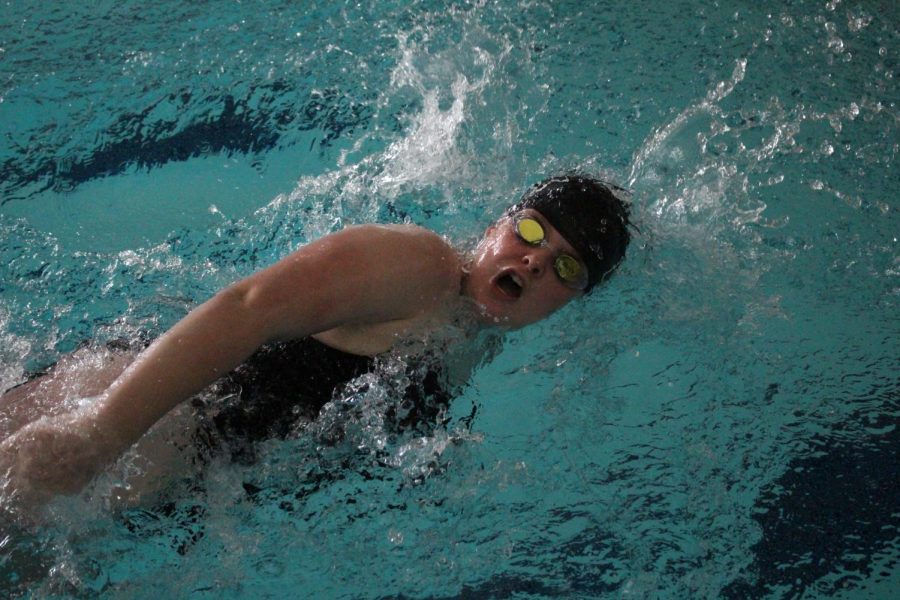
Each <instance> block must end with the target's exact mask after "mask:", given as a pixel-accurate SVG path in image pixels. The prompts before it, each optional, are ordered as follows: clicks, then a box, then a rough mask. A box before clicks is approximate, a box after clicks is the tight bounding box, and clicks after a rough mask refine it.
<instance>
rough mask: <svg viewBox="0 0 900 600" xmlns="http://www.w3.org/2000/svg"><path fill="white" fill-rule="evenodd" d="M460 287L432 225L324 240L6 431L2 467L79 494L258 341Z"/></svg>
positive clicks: (393, 309) (359, 319)
mask: <svg viewBox="0 0 900 600" xmlns="http://www.w3.org/2000/svg"><path fill="white" fill-rule="evenodd" d="M458 292H459V264H458V258H457V256H456V253H455V252H454V251H453V250H452V249H451V248H450V247H449V246H448V245H447V244H446V243H445V242H443V241H442V240H441V239H440V238H438V237H437V236H436V235H434V234H432V233H430V232H427V231H425V230H423V229H419V228H414V227H378V226H363V227H355V228H350V229H346V230H344V231H342V232H339V233H336V234H332V235H330V236H326V237H325V238H322V239H321V240H319V241H317V242H314V243H312V244H309V245H307V246H305V247H304V248H302V249H300V250H298V251H297V252H295V253H293V254H291V255H290V256H288V257H286V258H285V259H283V260H281V261H280V262H278V263H276V264H275V265H273V266H271V267H269V268H267V269H264V270H263V271H260V272H258V273H256V274H254V275H252V276H250V277H248V278H247V279H244V280H242V281H240V282H238V283H236V284H235V285H233V286H231V287H229V288H227V289H225V290H223V291H222V292H220V293H218V294H217V295H216V296H214V297H213V298H212V299H210V300H209V301H207V302H205V303H204V304H202V305H201V306H199V307H197V308H196V309H195V310H193V311H192V312H191V313H190V314H188V315H187V316H186V317H185V318H184V319H182V320H181V321H180V322H178V323H177V324H176V325H175V326H174V327H173V328H172V329H170V330H169V331H168V332H166V333H165V334H164V335H163V336H161V337H160V338H159V339H158V340H157V341H156V342H154V343H153V344H152V345H151V346H150V347H149V348H148V349H147V350H146V351H145V352H144V353H143V354H142V355H141V356H139V357H138V359H137V360H135V362H134V363H133V364H132V365H131V366H129V367H128V368H127V369H126V370H125V372H124V373H123V374H122V375H121V376H120V377H119V378H118V379H116V381H115V382H113V384H112V385H111V386H110V387H109V389H108V390H107V391H106V392H105V393H104V394H103V395H102V396H101V398H100V399H99V400H98V401H97V402H96V403H94V404H92V405H91V406H90V407H88V409H86V410H85V411H81V412H79V413H78V414H69V415H61V416H59V417H55V418H54V419H53V420H40V421H37V422H34V423H31V424H29V425H27V426H25V427H23V428H22V429H20V430H19V431H18V432H17V433H16V434H14V435H13V436H11V437H10V438H7V440H5V441H4V442H3V443H2V444H0V471H3V472H6V473H7V474H9V476H10V477H11V478H12V479H18V480H19V485H20V486H21V485H22V483H24V484H25V485H24V486H22V487H21V489H31V490H33V491H35V492H39V493H40V495H41V496H40V497H44V498H45V497H47V496H48V495H53V494H59V493H63V494H67V493H74V492H77V491H78V490H80V489H81V487H83V486H84V485H85V484H86V483H87V482H88V481H90V479H91V478H93V476H94V475H95V474H96V473H97V472H98V471H99V470H100V469H102V468H103V467H104V466H105V465H106V464H108V463H109V462H112V461H114V460H115V459H116V458H117V457H118V456H119V455H120V454H121V453H122V452H124V451H125V450H126V449H127V448H129V447H130V446H131V445H132V444H133V443H134V442H136V441H137V440H138V439H139V438H140V437H141V436H142V435H143V434H144V433H145V432H146V431H147V430H148V429H149V428H150V427H151V426H152V425H153V424H154V423H156V421H158V420H159V419H160V418H161V417H162V416H164V415H165V414H166V413H167V412H169V411H170V410H171V409H172V408H174V407H175V406H176V405H178V404H179V403H180V402H182V401H183V400H185V399H186V398H188V397H190V396H191V395H193V394H194V393H196V392H199V391H200V390H202V389H203V388H204V387H206V386H207V385H209V384H210V383H212V382H213V381H215V380H216V379H217V378H219V377H220V376H222V375H224V374H226V373H228V372H229V371H231V370H232V369H234V368H235V367H236V366H238V365H239V364H240V363H242V362H243V361H244V360H246V359H247V358H248V357H249V356H250V355H251V354H252V353H253V352H254V351H255V350H256V349H257V348H258V347H259V346H260V345H262V344H264V343H267V342H270V341H275V340H281V339H290V338H299V337H305V336H308V335H312V334H315V333H319V332H323V331H327V330H329V329H332V328H335V327H339V326H342V325H350V324H367V323H384V322H388V321H392V320H397V319H408V318H411V317H415V316H418V315H421V314H422V313H423V312H429V311H436V310H437V309H438V307H440V306H441V305H443V304H444V303H446V302H448V301H451V299H452V298H454V297H455V296H456V295H457V294H458ZM23 497H24V496H23ZM35 497H38V496H35Z"/></svg>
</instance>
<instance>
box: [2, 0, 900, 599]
mask: <svg viewBox="0 0 900 600" xmlns="http://www.w3.org/2000/svg"><path fill="white" fill-rule="evenodd" d="M898 23H900V5H898V4H897V3H895V2H886V1H876V0H873V1H870V2H847V1H841V0H830V1H828V2H825V1H820V2H811V1H804V0H798V1H793V2H789V3H781V2H758V3H746V2H736V1H719V2H713V3H702V4H698V3H694V2H686V1H674V2H669V3H665V4H664V3H649V4H646V5H635V4H634V3H629V2H624V1H617V2H587V3H585V2H565V1H559V2H546V3H541V2H531V1H524V0H522V1H519V2H514V1H512V0H502V1H499V2H495V3H487V2H450V3H446V2H440V3H439V2H428V1H422V2H409V3H388V2H320V3H317V2H305V3H291V2H284V1H277V0H260V1H258V2H252V3H250V2H240V1H234V2H191V3H184V2H165V1H163V2H158V3H149V4H147V3H137V2H134V1H117V2H112V1H100V2H96V3H93V4H92V5H91V6H76V5H74V4H70V3H51V5H49V6H48V5H47V4H46V3H37V2H31V1H28V0H19V1H13V2H6V3H4V8H3V11H2V13H0V138H2V140H3V141H2V143H0V174H2V176H0V386H2V388H4V389H5V388H7V387H10V386H12V385H14V384H16V383H18V382H20V381H22V379H23V377H24V374H25V373H27V372H29V371H32V370H34V369H36V368H39V367H41V366H45V365H47V364H50V363H52V362H53V361H55V360H56V359H58V358H59V357H60V356H61V355H63V354H65V353H66V352H69V351H71V350H73V349H74V348H75V347H77V346H78V345H79V344H80V343H81V342H82V341H83V340H85V339H96V340H107V339H112V338H116V337H123V336H125V337H133V336H135V335H137V334H138V333H139V332H149V333H151V334H157V333H159V332H161V331H163V330H165V329H166V328H167V327H169V326H171V325H172V324H173V323H174V322H175V321H177V319H179V318H180V317H181V316H183V315H184V314H186V312H187V311H188V310H189V309H190V308H191V307H193V306H195V305H196V304H198V303H199V302H202V301H203V300H205V299H206V298H208V297H210V296H211V295H212V294H213V293H215V291H216V290H218V289H220V288H221V287H222V286H224V285H226V284H228V283H230V282H233V281H235V280H236V279H237V278H239V277H241V276H244V275H247V274H249V273H251V272H253V271H254V270H256V269H259V268H261V267H263V266H266V265H268V264H271V263H272V262H274V261H276V260H277V259H278V258H280V257H282V256H284V255H285V254H286V253H288V252H290V251H291V250H293V249H295V248H297V247H299V246H300V245H302V244H304V243H305V242H307V241H309V240H312V239H315V238H317V237H319V236H321V235H323V234H325V233H327V232H330V231H335V230H337V229H340V228H341V227H343V226H345V225H347V224H352V223H363V222H371V221H381V222H402V221H410V222H414V223H418V224H421V225H424V226H426V227H430V228H432V229H435V230H436V231H438V232H440V233H441V234H442V235H445V236H447V237H448V239H450V240H452V241H453V243H454V244H457V245H458V246H460V247H462V248H464V247H471V246H472V245H473V244H474V242H475V241H476V240H477V238H478V235H479V234H480V232H481V231H483V229H484V228H485V227H487V226H488V225H489V224H490V222H491V220H492V219H493V218H495V217H497V216H498V215H499V214H500V213H501V212H502V209H503V208H504V207H505V206H507V205H508V204H509V203H510V202H511V201H514V200H515V199H517V198H518V196H519V195H520V194H521V193H522V191H523V190H524V189H525V188H526V187H527V186H528V185H530V184H531V183H534V182H536V181H538V180H540V179H542V178H543V177H545V176H547V175H549V174H553V173H557V172H560V171H563V170H566V169H573V168H577V169H581V170H586V171H589V172H592V173H595V174H599V175H600V176H602V177H604V178H607V179H610V180H613V181H617V182H619V183H621V184H623V185H625V186H627V187H628V188H629V189H630V190H631V191H632V203H633V205H632V206H633V207H632V212H633V216H634V221H635V224H636V226H637V227H638V228H639V230H640V233H639V234H638V235H636V236H635V238H634V241H633V244H632V246H631V249H630V252H629V257H628V260H627V261H626V263H625V264H624V265H623V268H622V269H621V270H620V272H619V274H618V275H617V276H616V277H614V278H613V279H612V280H611V281H610V282H609V283H608V284H607V285H605V286H604V287H603V288H601V289H598V290H597V291H596V292H595V293H594V294H593V295H592V296H591V297H590V298H588V299H587V300H586V301H584V302H579V303H576V304H574V305H572V306H569V307H567V308H566V309H564V310H562V311H560V312H559V313H557V314H555V315H553V316H552V317H551V318H550V319H548V320H546V321H544V322H542V323H540V324H538V325H535V326H532V327H529V328H526V329H523V330H521V331H517V332H513V333H510V334H508V335H506V336H505V338H504V340H503V345H502V348H501V349H500V350H499V352H498V353H497V354H496V356H494V358H493V360H491V361H489V362H487V363H486V364H483V365H482V366H480V368H479V369H477V370H476V372H475V374H474V375H473V377H472V379H471V381H470V382H469V385H468V386H467V387H466V388H465V389H464V390H463V392H462V393H461V395H460V396H459V397H458V398H457V399H456V400H455V402H454V404H453V406H452V409H451V417H452V418H451V421H450V424H449V425H448V426H447V428H446V429H441V430H439V431H436V432H434V433H433V434H431V435H428V436H425V437H415V436H414V435H412V434H410V435H407V436H405V437H404V436H400V437H399V438H392V437H390V436H386V435H385V432H384V429H383V428H382V427H381V425H380V422H379V417H380V415H382V414H383V411H384V407H385V406H386V405H387V404H389V403H390V401H391V399H392V395H391V393H390V392H391V388H390V385H388V383H389V382H388V383H385V382H384V381H382V383H381V384H380V385H373V386H371V389H372V390H374V391H373V392H371V393H370V394H369V395H368V396H365V397H363V398H361V399H357V400H359V404H361V405H362V407H363V408H362V409H361V410H360V411H357V412H352V411H351V412H350V413H348V414H337V415H336V416H333V418H339V419H345V420H347V422H348V423H349V426H348V431H349V434H348V437H347V439H346V440H345V442H344V443H342V444H338V445H337V446H330V445H327V444H322V443H320V438H319V437H317V432H316V431H315V428H314V430H313V431H311V432H309V433H308V434H307V435H301V436H300V437H298V438H297V439H294V440H289V441H284V442H278V443H272V444H271V445H269V446H267V447H266V449H265V453H264V456H263V458H262V459H261V461H260V462H259V463H258V464H256V465H254V466H252V467H241V466H238V465H233V464H224V463H223V464H214V465H212V466H210V467H209V468H208V469H207V471H206V472H205V473H204V475H203V476H202V480H201V481H198V480H186V481H178V482H175V483H173V486H172V489H171V490H170V491H169V493H168V494H167V495H166V497H165V501H155V502H148V503H146V504H143V505H138V506H136V507H131V508H125V509H123V508H121V507H115V506H112V503H111V502H110V489H111V488H112V486H113V485H114V484H115V482H116V481H118V480H119V479H121V477H122V476H123V474H124V473H126V472H127V471H128V469H129V468H133V466H134V464H135V463H134V457H125V459H123V461H121V462H120V464H118V465H116V466H115V467H114V468H112V469H110V472H109V473H107V474H105V475H104V476H103V477H102V478H100V480H99V481H98V482H96V483H95V484H94V486H93V487H92V488H91V489H90V490H89V491H88V493H86V494H84V495H83V496H80V497H77V498H70V499H60V500H57V501H55V502H54V503H52V504H51V505H50V506H49V507H48V508H47V510H46V511H45V514H44V515H43V520H42V522H41V523H40V524H39V525H28V524H25V523H21V522H18V523H17V522H11V521H9V520H7V521H5V522H4V525H3V527H4V530H3V531H0V548H2V553H3V554H2V558H0V574H2V578H0V586H2V589H3V590H4V591H5V592H7V594H8V595H11V596H14V597H18V596H21V597H35V598H44V597H67V596H75V597H95V596H97V597H103V598H156V597H216V598H232V597H233V598H239V597H254V598H268V597H273V598H274V597H284V596H285V595H298V594H299V595H303V596H305V597H334V598H451V597H466V598H480V597H492V598H493V597H497V598H505V597H518V598H526V597H527V598H540V597H573V598H589V597H590V598H622V597H629V598H630V597H634V598H845V599H854V600H855V599H862V598H879V599H881V598H892V597H896V594H897V590H898V589H900V567H898V561H900V531H898V527H900V508H898V507H900V468H898V465H900V429H898V426H900V381H898V373H900V368H898V367H900V360H898V357H900V343H898V338H900V327H898V325H900V318H898V317H900V310H898V303H900V279H898V277H900V252H898V241H897V237H898V234H900V227H898V225H900V220H898V217H897V211H898V207H900V203H898V192H900V174H898V170H897V165H896V160H897V155H898V152H900V135H898V129H900V127H898V120H900V111H898V102H900V91H898V86H897V83H896V79H895V78H896V76H897V74H898V73H897V69H898V48H900V43H898V37H900V28H898ZM347 400H348V402H349V400H353V399H347ZM354 401H356V400H354ZM339 408H340V407H335V410H334V412H336V413H341V411H340V410H339ZM473 408H474V409H476V416H475V418H474V420H473V421H471V423H470V424H469V423H468V421H467V419H466V417H468V416H469V415H470V413H471V412H472V410H473ZM328 418H332V416H329V417H328ZM326 421H327V419H326ZM319 427H323V428H324V427H327V423H324V424H320V425H319Z"/></svg>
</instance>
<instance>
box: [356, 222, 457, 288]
mask: <svg viewBox="0 0 900 600" xmlns="http://www.w3.org/2000/svg"><path fill="white" fill-rule="evenodd" d="M341 233H342V234H345V235H347V236H348V237H352V238H353V239H354V240H355V241H356V242H357V243H362V244H363V245H364V246H365V247H366V248H368V250H369V251H372V252H383V253H384V254H385V256H386V257H390V258H392V259H396V260H399V261H400V264H402V265H403V266H404V269H407V272H408V273H409V274H410V275H411V276H413V275H420V276H421V275H425V272H424V271H429V272H432V273H433V274H434V275H436V276H445V277H448V278H450V279H458V278H459V274H460V271H461V266H462V261H461V258H460V255H459V252H457V250H456V249H455V248H454V247H453V246H451V245H450V243H449V242H447V240H446V239H444V238H443V237H441V236H440V235H438V234H437V233H435V232H434V231H431V230H430V229H426V228H425V227H421V226H419V225H412V224H400V225H396V224H387V225H381V224H367V225H353V226H350V227H347V228H345V229H344V230H343V231H342V232H341Z"/></svg>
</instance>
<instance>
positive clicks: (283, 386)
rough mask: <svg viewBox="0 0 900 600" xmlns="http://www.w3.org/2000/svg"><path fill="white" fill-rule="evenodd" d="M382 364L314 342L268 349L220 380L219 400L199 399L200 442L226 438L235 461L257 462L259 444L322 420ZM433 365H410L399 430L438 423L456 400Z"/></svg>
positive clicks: (397, 414) (396, 418)
mask: <svg viewBox="0 0 900 600" xmlns="http://www.w3.org/2000/svg"><path fill="white" fill-rule="evenodd" d="M377 362H378V359H377V358H375V357H370V356H360V355H357V354H350V353H348V352H343V351H341V350H337V349H335V348H332V347H330V346H327V345H325V344H323V343H322V342H320V341H318V340H316V339H315V338H311V337H310V338H303V339H300V340H294V341H290V342H279V343H275V344H268V345H266V346H263V347H262V348H260V349H259V350H257V351H256V353H254V354H253V355H252V356H251V357H250V358H249V359H247V361H246V362H244V363H243V364H242V365H240V366H239V367H237V368H236V369H235V370H234V371H232V372H231V373H229V374H228V375H226V376H225V377H223V378H222V379H220V380H219V381H218V382H217V386H218V389H217V393H216V396H217V397H218V398H219V399H220V400H218V401H215V402H212V403H209V405H206V404H205V403H201V402H200V401H197V402H195V404H194V405H195V407H197V408H198V413H199V415H200V418H201V422H202V425H201V435H200V440H201V442H202V444H203V445H204V446H207V447H213V448H215V447H218V446H219V445H220V441H222V440H224V441H225V442H226V443H227V445H228V447H229V448H230V449H231V453H232V456H233V457H234V458H239V459H243V460H246V459H252V456H253V452H252V449H253V446H254V445H255V444H256V443H257V442H259V441H261V440H265V439H269V438H282V439H283V438H285V437H287V436H288V435H289V434H290V433H291V431H293V430H294V429H295V428H296V427H297V425H298V423H303V422H309V421H311V420H313V419H315V418H316V417H317V416H318V414H319V411H320V410H321V409H322V407H323V406H325V404H326V403H328V402H329V401H331V400H332V399H334V398H336V397H340V396H341V394H342V393H343V392H344V391H345V389H346V386H347V384H348V383H350V382H352V381H353V380H355V379H357V378H358V377H360V376H361V375H363V374H365V373H369V372H372V371H376V370H377V365H376V363H377ZM428 363H429V364H428V365H427V367H424V368H423V365H422V364H419V365H416V366H410V367H409V368H407V372H406V377H407V378H408V379H409V385H408V386H407V387H406V389H405V390H404V391H403V396H402V398H401V399H399V400H398V404H397V405H396V407H395V408H393V409H391V410H390V411H389V414H388V415H387V416H388V419H389V421H390V422H391V423H392V424H393V425H394V426H395V427H396V428H397V429H398V430H399V429H408V428H410V427H415V428H426V429H427V428H429V427H432V426H434V425H435V424H436V423H435V422H436V420H437V418H438V416H439V415H440V413H441V411H442V409H443V408H444V407H446V405H447V404H448V402H449V399H450V397H449V394H447V392H446V391H445V390H444V388H443V386H442V382H441V377H440V370H439V368H438V367H437V366H435V365H434V364H430V363H431V361H428Z"/></svg>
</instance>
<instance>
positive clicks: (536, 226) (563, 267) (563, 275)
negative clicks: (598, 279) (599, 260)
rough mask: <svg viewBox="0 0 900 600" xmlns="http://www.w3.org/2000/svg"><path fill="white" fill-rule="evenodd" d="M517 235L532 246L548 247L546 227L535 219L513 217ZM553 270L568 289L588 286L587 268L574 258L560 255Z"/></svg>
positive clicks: (522, 216)
mask: <svg viewBox="0 0 900 600" xmlns="http://www.w3.org/2000/svg"><path fill="white" fill-rule="evenodd" d="M513 222H514V223H515V229H516V235H518V236H519V239H521V240H522V241H523V242H525V243H526V244H528V245H530V246H546V245H547V234H546V232H545V231H544V226H543V225H541V224H540V222H539V221H538V220H537V219H535V218H534V217H529V216H526V215H522V214H520V215H516V216H515V217H513ZM553 270H554V271H556V276H557V277H559V280H560V281H562V282H563V284H564V285H565V286H566V287H570V288H572V289H575V290H584V289H585V288H586V287H587V284H588V272H587V268H586V267H585V266H584V265H583V264H582V263H581V261H579V260H578V259H577V258H575V257H574V256H569V255H568V254H560V255H559V256H557V257H556V260H554V261H553Z"/></svg>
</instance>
